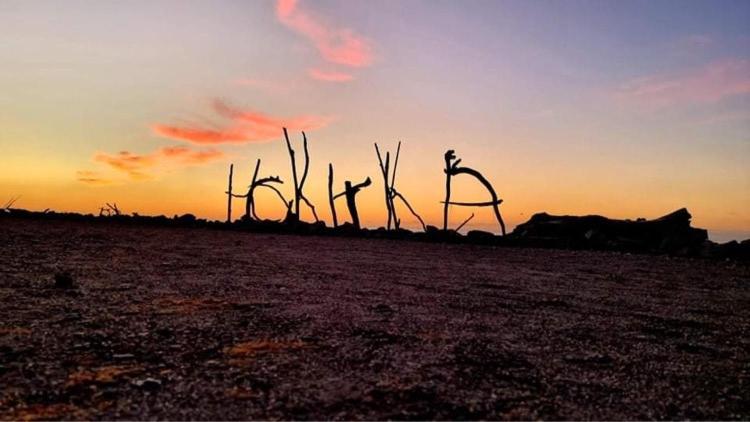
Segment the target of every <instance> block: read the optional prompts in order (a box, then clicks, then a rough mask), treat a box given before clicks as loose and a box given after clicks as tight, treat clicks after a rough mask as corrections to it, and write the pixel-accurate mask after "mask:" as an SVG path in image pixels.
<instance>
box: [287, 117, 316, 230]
mask: <svg viewBox="0 0 750 422" xmlns="http://www.w3.org/2000/svg"><path fill="white" fill-rule="evenodd" d="M284 139H286V147H287V150H288V151H289V158H290V160H291V162H292V179H293V181H294V212H288V213H287V221H289V220H294V221H295V222H296V221H299V204H300V200H302V201H305V204H307V206H308V207H310V211H312V214H313V217H315V222H318V221H320V220H318V214H317V213H316V212H315V206H314V205H313V204H312V203H311V202H310V200H308V199H307V197H306V196H305V194H304V192H303V191H302V189H303V188H304V186H305V180H307V171H308V170H309V168H310V153H309V152H308V150H307V136H306V135H305V132H302V147H303V150H304V153H305V166H304V169H303V170H302V178H301V179H297V163H296V161H295V158H294V149H292V144H291V142H289V135H288V134H287V131H286V128H284Z"/></svg>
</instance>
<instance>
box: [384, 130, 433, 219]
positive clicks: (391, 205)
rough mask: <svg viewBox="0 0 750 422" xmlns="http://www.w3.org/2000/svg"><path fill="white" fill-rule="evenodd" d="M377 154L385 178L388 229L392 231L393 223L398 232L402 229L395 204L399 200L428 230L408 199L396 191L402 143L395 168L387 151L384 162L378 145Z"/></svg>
mask: <svg viewBox="0 0 750 422" xmlns="http://www.w3.org/2000/svg"><path fill="white" fill-rule="evenodd" d="M375 152H376V153H377V155H378V165H379V166H380V173H381V174H382V176H383V187H384V191H385V207H386V211H387V212H388V221H387V225H386V229H387V230H390V229H391V222H392V223H393V226H394V227H395V228H396V230H398V229H399V228H400V227H401V220H400V219H399V218H398V216H397V215H396V204H395V202H394V199H396V198H399V199H400V200H401V201H402V202H403V203H404V205H406V208H408V209H409V212H411V213H412V215H413V216H414V217H415V218H416V219H417V220H419V223H420V224H421V225H422V229H423V230H426V228H427V226H425V223H424V220H422V217H420V216H419V214H417V213H416V212H415V211H414V208H412V206H411V204H409V201H407V200H406V198H405V197H404V196H403V195H402V194H401V193H399V192H398V191H397V190H396V167H397V166H398V157H399V155H400V154H401V142H399V143H398V147H397V148H396V155H395V159H394V160H393V168H391V167H390V161H391V153H390V152H388V151H386V153H385V161H383V157H382V155H381V154H380V148H379V147H378V144H377V143H375Z"/></svg>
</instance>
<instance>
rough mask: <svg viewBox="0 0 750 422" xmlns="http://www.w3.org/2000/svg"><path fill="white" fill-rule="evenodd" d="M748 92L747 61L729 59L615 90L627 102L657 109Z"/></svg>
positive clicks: (748, 69) (617, 96)
mask: <svg viewBox="0 0 750 422" xmlns="http://www.w3.org/2000/svg"><path fill="white" fill-rule="evenodd" d="M745 94H750V60H745V59H728V60H722V61H717V62H714V63H710V64H708V65H706V66H703V67H701V68H697V69H690V70H686V71H682V72H677V73H673V74H667V75H657V76H649V77H644V78H639V79H636V80H633V81H630V82H629V83H627V84H625V85H624V86H622V87H620V89H618V91H617V93H616V94H615V95H616V98H617V99H618V100H620V101H623V102H625V103H627V104H631V105H636V106H645V107H647V108H649V109H659V108H664V107H669V106H676V105H688V104H701V103H714V102H717V101H720V100H723V99H724V98H728V97H733V96H738V95H745Z"/></svg>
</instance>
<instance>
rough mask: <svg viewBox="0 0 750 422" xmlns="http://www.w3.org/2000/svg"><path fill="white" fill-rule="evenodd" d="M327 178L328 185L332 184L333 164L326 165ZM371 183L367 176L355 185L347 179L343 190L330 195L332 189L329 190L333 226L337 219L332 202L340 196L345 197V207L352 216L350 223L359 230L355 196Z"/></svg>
mask: <svg viewBox="0 0 750 422" xmlns="http://www.w3.org/2000/svg"><path fill="white" fill-rule="evenodd" d="M328 180H329V186H332V185H333V166H332V165H329V166H328ZM371 184H372V180H370V178H369V177H368V178H367V179H365V181H364V182H362V183H358V184H356V185H352V182H350V181H349V180H347V181H346V182H344V191H343V192H341V193H338V194H336V195H331V193H332V192H333V191H332V190H329V191H328V192H329V196H328V198H329V201H330V203H331V214H332V215H333V221H334V227H336V226H337V225H338V221H337V220H336V206H335V204H334V201H335V200H336V198H339V197H341V196H345V197H346V207H347V208H349V215H351V216H352V224H353V225H354V228H355V229H357V230H359V229H360V228H361V227H360V224H359V213H358V212H357V200H356V196H357V194H358V193H359V191H360V189H362V188H366V187H368V186H370V185H371Z"/></svg>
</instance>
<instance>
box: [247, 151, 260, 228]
mask: <svg viewBox="0 0 750 422" xmlns="http://www.w3.org/2000/svg"><path fill="white" fill-rule="evenodd" d="M259 170H260V158H258V161H256V162H255V171H254V172H253V180H252V181H250V187H249V188H248V190H247V199H246V200H245V218H247V219H250V218H252V217H253V216H256V214H255V181H256V180H257V179H258V171H259ZM256 219H257V216H256Z"/></svg>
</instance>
